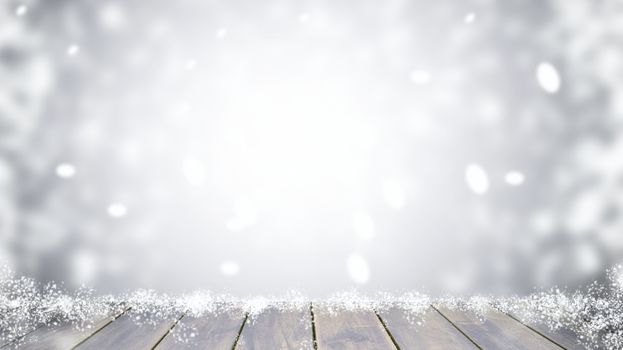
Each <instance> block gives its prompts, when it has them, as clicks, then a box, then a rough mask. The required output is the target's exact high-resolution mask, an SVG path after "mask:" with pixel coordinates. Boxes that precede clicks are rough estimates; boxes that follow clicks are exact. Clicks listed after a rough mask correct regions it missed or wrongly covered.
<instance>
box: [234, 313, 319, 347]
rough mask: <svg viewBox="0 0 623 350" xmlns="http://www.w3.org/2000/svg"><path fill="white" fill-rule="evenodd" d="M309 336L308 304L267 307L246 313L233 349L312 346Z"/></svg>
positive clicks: (310, 335) (309, 318) (309, 317)
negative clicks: (281, 308)
mask: <svg viewBox="0 0 623 350" xmlns="http://www.w3.org/2000/svg"><path fill="white" fill-rule="evenodd" d="M312 339H313V337H312V323H311V314H310V311H309V308H302V309H299V310H289V311H279V310H277V309H274V308H270V309H267V310H264V311H263V312H262V313H260V314H259V315H257V316H250V317H249V319H248V320H247V323H246V325H245V326H244V328H243V329H242V333H241V334H240V339H239V340H238V343H237V346H236V349H241V350H272V349H313V341H312Z"/></svg>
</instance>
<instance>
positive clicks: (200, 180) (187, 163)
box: [182, 156, 206, 187]
mask: <svg viewBox="0 0 623 350" xmlns="http://www.w3.org/2000/svg"><path fill="white" fill-rule="evenodd" d="M182 172H183V173H184V177H185V178H186V181H188V183H189V184H190V185H192V186H196V187H202V186H204V185H205V181H206V169H205V166H204V165H203V163H202V162H201V161H200V160H199V159H197V158H195V157H193V156H186V157H184V161H183V162H182Z"/></svg>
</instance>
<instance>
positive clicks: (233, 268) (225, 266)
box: [221, 261, 240, 276]
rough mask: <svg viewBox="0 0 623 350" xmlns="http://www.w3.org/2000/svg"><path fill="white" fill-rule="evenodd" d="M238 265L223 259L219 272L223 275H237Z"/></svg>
mask: <svg viewBox="0 0 623 350" xmlns="http://www.w3.org/2000/svg"><path fill="white" fill-rule="evenodd" d="M239 271H240V266H239V265H238V264H237V263H236V262H235V261H224V262H222V263H221V273H222V274H223V275H225V276H234V275H237V274H238V272H239Z"/></svg>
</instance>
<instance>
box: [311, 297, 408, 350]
mask: <svg viewBox="0 0 623 350" xmlns="http://www.w3.org/2000/svg"><path fill="white" fill-rule="evenodd" d="M314 319H315V323H316V338H317V342H318V349H320V350H325V349H340V350H348V349H353V350H366V349H374V350H384V349H396V346H395V345H394V343H393V342H392V340H391V338H390V337H389V335H388V334H387V332H386V331H385V328H384V327H383V325H382V324H381V322H380V321H379V319H378V317H377V316H376V314H375V313H374V312H373V311H371V310H370V311H346V310H340V311H337V312H331V310H329V309H327V308H326V307H322V306H318V307H314Z"/></svg>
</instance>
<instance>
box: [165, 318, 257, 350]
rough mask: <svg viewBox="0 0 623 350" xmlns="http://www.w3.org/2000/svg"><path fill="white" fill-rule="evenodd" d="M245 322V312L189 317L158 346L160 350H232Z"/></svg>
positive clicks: (181, 321)
mask: <svg viewBox="0 0 623 350" xmlns="http://www.w3.org/2000/svg"><path fill="white" fill-rule="evenodd" d="M243 322H245V315H244V313H243V312H221V313H216V314H207V315H204V316H201V317H194V316H187V317H184V318H182V319H181V320H180V322H179V323H178V324H177V325H176V326H175V327H174V328H173V330H172V331H171V332H170V333H169V334H168V335H167V336H166V337H165V338H164V339H163V340H162V342H160V344H158V346H157V347H156V349H158V350H175V349H215V350H220V349H223V350H225V349H226V350H230V349H231V348H232V347H233V345H234V342H235V341H236V338H237V337H238V333H239V332H240V328H241V327H242V325H243Z"/></svg>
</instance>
